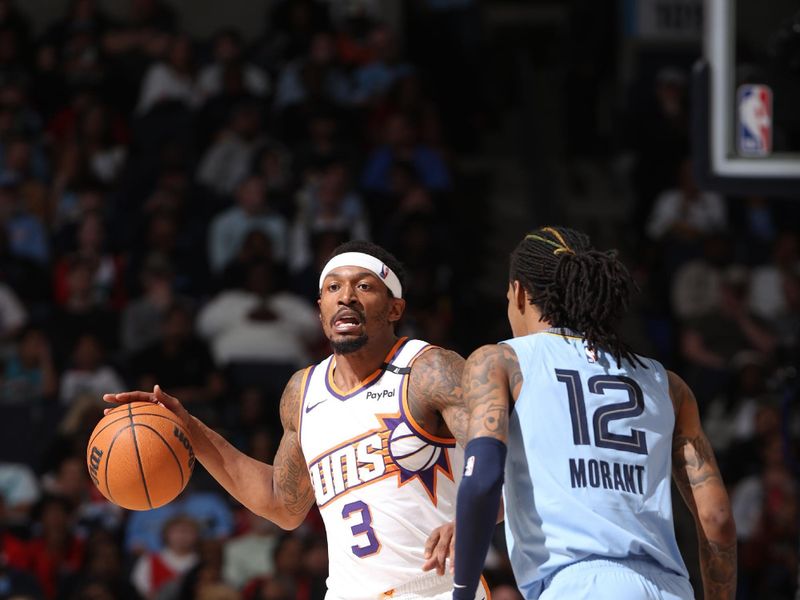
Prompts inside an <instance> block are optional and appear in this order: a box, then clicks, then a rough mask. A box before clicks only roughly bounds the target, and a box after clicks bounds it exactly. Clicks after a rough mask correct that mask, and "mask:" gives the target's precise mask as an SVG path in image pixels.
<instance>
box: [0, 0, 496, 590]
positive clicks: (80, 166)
mask: <svg viewBox="0 0 800 600" xmlns="http://www.w3.org/2000/svg"><path fill="white" fill-rule="evenodd" d="M66 4H67V7H66V12H65V13H64V14H63V15H61V16H60V18H58V19H57V20H56V21H55V22H53V23H51V24H49V26H47V27H46V28H45V29H44V30H43V31H42V32H37V33H36V34H35V35H34V32H33V29H32V26H31V23H30V22H29V21H28V20H27V18H26V16H25V13H24V11H22V10H21V6H20V5H19V4H17V3H15V2H14V1H13V0H0V598H11V597H13V598H16V599H18V600H21V599H23V598H25V599H30V598H34V599H40V598H41V599H59V600H60V599H65V600H71V599H83V598H86V599H89V598H91V599H94V600H101V599H108V600H125V599H131V600H132V599H136V598H142V599H156V598H158V599H160V600H168V599H194V598H198V599H203V600H211V599H228V598H242V599H252V600H256V599H258V600H261V599H264V600H266V599H270V600H281V599H290V598H291V599H294V598H298V599H304V600H305V599H308V600H311V599H314V598H322V597H323V595H324V592H325V586H324V581H325V577H326V571H327V553H326V547H325V538H324V531H323V528H322V525H321V522H320V520H319V516H318V514H316V512H315V513H314V514H312V516H311V517H309V520H308V522H307V523H306V525H304V526H303V527H302V528H301V529H300V530H298V531H297V532H294V533H292V534H285V533H283V532H281V531H280V530H278V529H277V528H276V527H274V526H272V525H271V524H270V523H268V522H266V521H264V520H263V519H257V518H255V517H253V516H252V515H250V514H248V513H247V512H246V511H243V510H242V509H241V508H240V507H238V506H237V505H236V504H235V503H234V501H233V500H232V499H231V498H229V497H228V496H227V494H225V493H224V491H222V490H220V489H219V488H218V487H217V486H216V484H215V483H214V482H213V480H211V479H210V477H209V476H208V475H207V474H206V473H205V472H203V471H202V469H201V468H200V467H198V469H197V470H196V471H195V474H194V477H193V479H192V482H191V484H190V486H189V488H188V489H187V490H186V491H185V492H184V494H183V495H182V496H181V497H180V498H179V499H178V500H177V501H175V502H173V503H171V504H169V505H168V506H166V507H164V508H162V509H158V510H153V511H149V512H146V513H133V514H131V513H126V512H124V511H121V510H120V509H118V508H116V507H115V506H113V505H112V504H110V503H108V502H107V501H105V500H104V499H103V498H102V497H101V496H99V495H98V493H97V491H96V490H95V489H94V487H93V486H92V484H91V483H90V480H89V478H88V477H87V470H86V465H85V451H86V450H85V447H86V442H87V440H88V435H89V433H90V432H91V430H92V429H93V427H94V424H95V423H97V421H98V420H99V419H100V417H101V416H102V409H103V406H102V404H103V403H102V401H101V395H102V393H104V392H114V391H121V390H124V389H152V386H153V384H154V383H155V382H158V383H159V384H160V385H161V386H163V387H164V388H165V389H166V390H169V391H170V392H171V393H172V394H174V395H176V396H178V397H179V398H180V399H181V400H182V401H183V402H184V403H185V404H186V405H187V406H188V407H189V409H190V410H191V411H192V412H193V413H194V414H197V415H199V416H201V417H202V418H203V419H204V420H205V421H206V422H207V423H209V424H210V425H211V426H213V427H215V428H216V429H217V430H218V431H221V432H223V433H224V434H225V436H226V437H227V438H228V439H229V440H231V441H232V442H233V443H234V444H235V445H236V446H237V447H239V448H240V449H242V450H244V451H246V452H247V453H248V454H250V455H251V456H254V457H256V458H259V459H261V460H264V461H271V460H272V458H273V456H274V452H275V449H276V445H277V440H278V439H279V435H280V423H279V420H278V418H277V414H278V411H277V407H278V401H279V397H280V393H281V390H282V389H283V386H284V385H285V384H286V382H287V381H288V378H289V376H290V375H291V374H292V373H293V372H294V371H295V370H296V369H298V368H301V367H303V366H305V365H307V364H309V363H310V362H312V361H317V360H320V359H321V358H323V357H324V356H326V355H327V354H328V353H329V349H328V347H327V342H326V340H325V339H324V338H323V337H322V334H321V331H320V327H319V320H318V317H317V312H316V297H317V293H318V290H317V277H318V273H319V270H320V268H321V265H322V264H323V263H324V261H325V260H326V258H327V256H328V255H329V253H330V252H331V250H333V248H335V247H336V246H337V245H338V244H340V243H342V242H344V241H347V240H350V239H371V240H373V241H376V242H378V243H380V244H382V245H384V246H385V247H387V248H389V249H390V250H391V251H393V252H394V253H395V254H396V255H397V256H398V257H399V258H400V259H401V260H402V262H403V263H404V265H405V267H406V269H407V278H408V282H407V285H406V290H405V294H404V296H405V297H406V298H407V299H408V305H409V308H408V311H407V313H406V318H405V320H404V324H403V332H402V333H403V334H405V335H411V336H416V337H421V338H424V339H427V340H429V341H431V342H434V343H439V344H443V345H446V346H449V347H452V346H454V345H456V344H457V343H458V340H456V339H454V336H456V337H457V336H458V332H455V333H454V327H453V326H452V323H453V321H454V319H455V317H456V316H457V315H459V314H460V312H461V311H465V310H470V303H474V301H473V300H470V298H472V297H474V293H473V292H472V291H471V290H470V289H469V286H468V282H466V281H465V282H464V283H462V284H461V286H462V288H463V289H462V290H461V291H459V289H458V283H457V281H456V278H455V276H454V274H455V271H456V270H459V269H460V270H467V271H468V272H470V276H471V277H475V276H476V275H477V272H476V267H475V266H474V265H472V266H470V265H469V263H468V262H466V263H465V262H462V261H461V260H459V261H458V262H457V261H455V256H456V252H455V251H454V247H455V246H456V244H455V241H456V239H458V238H459V236H461V237H467V236H469V235H471V233H470V228H471V227H478V228H479V227H481V223H480V219H481V217H480V215H479V214H474V216H470V210H469V209H471V208H473V207H472V206H471V205H470V203H471V202H474V203H480V201H481V198H480V197H479V195H477V194H476V193H475V192H474V190H472V189H470V188H471V186H470V185H469V184H468V183H465V181H464V178H463V177H462V175H461V174H460V173H459V171H458V169H457V167H456V165H455V163H454V160H453V157H454V153H456V152H458V151H469V149H470V148H472V147H474V145H475V139H474V135H476V134H475V133H473V132H474V127H473V126H472V124H471V123H470V121H471V120H472V119H473V118H474V115H475V111H476V110H477V104H476V103H471V102H469V101H466V102H460V103H459V104H458V105H456V106H448V105H447V104H446V103H447V102H451V98H452V94H463V87H464V85H467V84H473V83H474V78H473V77H472V76H471V74H470V73H471V70H472V62H471V61H472V60H473V58H472V56H471V54H470V53H471V52H473V50H470V49H471V48H472V45H471V40H470V39H469V38H468V36H465V35H464V34H465V32H467V31H469V29H470V24H469V23H470V22H471V17H470V11H471V10H472V9H471V8H470V7H469V6H468V4H469V3H450V4H448V3H436V2H430V3H419V4H418V5H415V6H414V7H409V9H408V11H407V14H406V15H405V17H406V21H407V27H406V31H408V30H409V28H415V34H414V36H413V40H414V41H413V43H412V42H411V36H408V35H406V37H405V38H404V37H403V35H402V34H399V33H398V32H397V31H395V30H394V29H393V28H392V27H390V25H389V23H388V21H386V20H385V19H384V18H383V17H384V15H382V14H381V13H380V11H379V8H380V6H379V3H375V2H351V3H339V2H318V1H314V0H284V1H276V2H271V3H269V10H268V11H267V12H268V14H267V24H266V25H265V27H264V29H263V32H262V34H261V35H260V36H258V37H257V38H255V39H251V40H245V39H243V37H242V36H241V35H240V33H239V32H238V31H236V30H234V29H223V30H220V31H218V32H216V33H215V34H214V35H213V36H212V37H211V38H210V39H198V38H192V37H190V36H189V35H188V34H187V33H186V32H185V31H184V30H183V29H182V28H181V24H180V19H179V15H178V14H177V13H176V12H175V11H174V10H173V9H172V8H171V7H170V5H169V4H168V3H166V2H163V1H161V0H131V2H130V3H129V11H130V12H129V15H128V16H127V17H126V18H122V19H119V18H112V17H111V16H109V15H108V14H107V13H105V12H104V10H103V7H102V3H101V2H99V1H95V0H71V1H70V2H68V3H66ZM460 88H461V91H459V89H460ZM448 94H450V96H448ZM463 95H465V96H469V97H471V98H477V96H478V95H476V94H474V93H472V94H463ZM459 190H463V191H462V192H461V193H459ZM457 193H458V196H457V195H456V194H457ZM456 197H458V202H459V204H458V206H456ZM462 211H463V214H462ZM470 219H472V221H470ZM477 252H480V244H479V243H476V244H473V245H472V248H467V249H466V250H465V251H462V250H459V251H458V255H459V258H466V259H469V258H470V257H471V256H472V255H473V253H477ZM462 281H463V280H462Z"/></svg>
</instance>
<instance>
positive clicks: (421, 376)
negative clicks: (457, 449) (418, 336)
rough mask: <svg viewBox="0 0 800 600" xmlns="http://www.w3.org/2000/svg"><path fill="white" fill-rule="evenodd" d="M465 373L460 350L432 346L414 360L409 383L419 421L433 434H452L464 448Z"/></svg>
mask: <svg viewBox="0 0 800 600" xmlns="http://www.w3.org/2000/svg"><path fill="white" fill-rule="evenodd" d="M463 372H464V359H463V358H461V356H459V354H458V353H456V352H453V351H452V350H445V349H443V348H431V349H430V350H428V351H427V352H424V353H423V354H422V355H421V356H420V357H419V358H417V360H415V361H414V366H413V368H412V370H411V375H410V376H409V382H408V405H409V409H410V410H411V413H412V416H413V417H414V419H415V420H416V421H417V423H419V424H420V425H422V426H423V427H424V428H425V431H427V432H428V433H430V434H432V435H435V436H438V437H449V436H450V435H452V436H453V437H454V438H455V439H456V441H457V442H458V443H459V444H460V445H461V446H462V447H463V446H464V445H465V444H466V443H467V440H466V437H467V409H466V407H465V406H464V398H463V394H462V393H461V376H462V374H463Z"/></svg>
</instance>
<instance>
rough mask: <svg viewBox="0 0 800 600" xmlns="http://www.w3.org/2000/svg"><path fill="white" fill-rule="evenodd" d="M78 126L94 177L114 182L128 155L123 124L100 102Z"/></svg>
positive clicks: (90, 107) (81, 141)
mask: <svg viewBox="0 0 800 600" xmlns="http://www.w3.org/2000/svg"><path fill="white" fill-rule="evenodd" d="M77 125H78V129H77V132H76V133H77V141H78V143H79V144H80V145H81V149H82V151H83V153H84V155H85V157H86V162H87V166H88V168H89V171H90V173H91V175H92V176H93V177H94V178H95V179H96V180H97V181H100V182H102V183H104V184H110V183H113V182H114V181H116V179H117V177H118V176H119V174H120V172H121V170H122V168H123V167H124V166H125V161H126V159H127V155H128V150H127V148H126V145H125V144H126V142H127V131H126V130H125V128H124V125H123V124H122V123H121V122H120V121H119V120H117V119H115V116H114V115H113V114H112V113H111V111H110V109H109V107H108V106H106V105H105V104H103V103H101V102H93V103H91V104H90V105H89V106H88V107H87V108H86V110H85V111H84V112H83V114H82V115H81V118H80V120H79V122H78V124H77Z"/></svg>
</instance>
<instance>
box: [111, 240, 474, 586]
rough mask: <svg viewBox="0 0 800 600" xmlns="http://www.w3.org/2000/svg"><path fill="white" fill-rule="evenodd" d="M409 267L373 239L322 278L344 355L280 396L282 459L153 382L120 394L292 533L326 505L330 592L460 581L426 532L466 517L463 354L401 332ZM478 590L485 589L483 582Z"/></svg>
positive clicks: (296, 380) (326, 321) (329, 321)
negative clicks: (461, 512) (257, 454)
mask: <svg viewBox="0 0 800 600" xmlns="http://www.w3.org/2000/svg"><path fill="white" fill-rule="evenodd" d="M402 281H403V273H402V268H401V266H400V264H399V262H398V261H397V259H396V258H395V257H394V256H392V255H391V254H389V253H388V252H387V251H385V250H384V249H382V248H380V247H379V246H376V245H374V244H371V243H369V242H348V243H346V244H343V245H342V246H340V247H339V248H337V249H336V250H335V251H334V253H333V256H332V257H331V259H330V260H329V261H328V263H327V264H326V266H325V267H324V269H323V270H322V273H321V275H320V279H319V287H320V297H319V310H320V320H321V322H322V328H323V330H324V332H325V335H326V336H327V337H328V339H329V340H330V343H331V346H332V348H333V354H332V355H331V356H329V357H328V358H327V359H325V360H323V361H322V362H321V363H319V364H317V365H313V366H311V367H308V368H306V369H303V370H301V371H298V372H297V373H295V375H294V376H292V378H291V380H290V381H289V383H288V385H287V387H286V389H285V390H284V393H283V396H282V398H281V404H280V415H281V421H282V424H283V428H284V433H283V437H282V439H281V442H280V445H279V447H278V451H277V454H276V456H275V464H274V465H267V464H264V463H261V462H259V461H256V460H255V459H252V458H250V457H248V456H246V455H245V454H243V453H241V452H239V451H238V450H237V449H235V448H234V447H233V446H232V445H231V444H229V443H228V442H227V441H226V440H224V439H223V438H222V437H221V436H220V435H219V434H217V433H215V432H214V431H212V430H211V429H210V428H208V427H207V426H205V425H204V424H203V423H201V422H200V421H199V420H198V419H196V418H194V417H192V416H190V415H189V414H188V412H187V411H186V409H185V408H183V406H182V405H181V404H180V402H179V401H178V400H177V399H175V398H173V397H171V396H168V395H167V394H165V393H164V392H163V391H162V390H161V389H160V388H158V387H156V388H155V389H154V391H153V393H152V394H151V393H147V392H128V393H123V394H109V395H107V396H106V397H105V399H106V400H107V401H110V402H130V401H136V400H145V401H151V402H161V403H162V404H164V405H165V406H166V407H167V408H169V409H170V410H172V411H173V412H175V413H176V414H177V415H178V416H179V417H180V418H181V419H182V420H183V421H184V422H185V423H186V425H187V427H188V428H189V432H190V434H191V438H192V442H193V445H194V452H195V455H196V457H197V458H198V460H199V461H200V462H201V463H202V464H203V466H204V467H205V468H206V469H207V470H208V472H209V473H211V475H212V476H213V477H214V478H215V479H216V480H217V481H218V482H219V483H220V484H221V485H222V486H223V487H224V488H225V489H226V490H227V491H228V492H229V493H230V494H231V495H232V496H233V497H235V498H236V499H237V500H239V502H241V503H242V504H243V505H244V506H246V507H247V508H248V509H250V510H251V511H253V512H254V513H256V514H258V515H261V516H263V517H265V518H267V519H269V520H271V521H274V522H275V523H277V524H278V525H280V526H281V527H283V528H284V529H294V528H296V527H297V526H299V525H300V524H301V523H302V522H303V520H304V519H305V516H306V514H307V513H308V511H309V509H310V508H311V506H312V505H313V504H314V502H315V501H316V503H317V505H318V506H319V508H320V511H321V514H322V517H323V519H324V521H325V529H326V533H327V537H328V555H329V561H330V562H329V577H328V594H327V596H326V598H327V599H328V600H340V599H341V600H361V599H363V600H383V599H385V598H389V597H391V598H393V599H397V598H402V599H406V598H408V599H412V598H437V599H442V600H443V599H444V598H449V597H450V593H451V590H452V576H450V575H449V574H446V575H444V576H442V575H440V574H438V573H436V572H430V573H425V572H423V571H422V566H423V563H424V562H425V558H426V556H425V541H426V539H427V537H428V535H429V534H430V533H431V532H432V531H433V530H434V529H436V528H438V527H441V526H442V525H444V524H446V523H448V522H449V521H452V520H453V519H454V518H455V500H456V492H457V485H458V481H459V479H460V474H461V472H462V468H463V450H462V449H460V448H459V449H458V450H457V449H456V440H457V439H458V440H462V441H463V439H464V436H465V434H466V410H465V409H464V406H463V402H462V396H461V375H462V371H463V366H464V359H463V358H461V357H460V356H459V355H458V354H456V353H454V352H452V351H449V350H444V349H442V348H437V347H434V346H431V345H430V344H427V343H425V342H423V341H420V340H409V339H406V338H398V337H397V335H396V333H395V328H396V325H397V323H398V321H399V320H400V318H401V317H402V316H403V310H404V308H405V300H403V283H402ZM478 587H479V589H478V592H477V594H473V598H478V599H483V598H486V589H485V584H482V585H480V586H478Z"/></svg>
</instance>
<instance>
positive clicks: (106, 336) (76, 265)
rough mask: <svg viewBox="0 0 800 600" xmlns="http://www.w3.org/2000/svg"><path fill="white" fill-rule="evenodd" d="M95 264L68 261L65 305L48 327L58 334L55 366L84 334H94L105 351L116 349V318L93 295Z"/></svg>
mask: <svg viewBox="0 0 800 600" xmlns="http://www.w3.org/2000/svg"><path fill="white" fill-rule="evenodd" d="M94 266H95V265H94V264H93V263H91V262H89V261H87V260H85V259H83V258H80V257H75V258H73V259H72V260H70V262H69V265H68V267H67V274H66V277H65V280H66V289H67V294H66V298H65V301H64V304H63V305H62V306H60V307H58V308H57V309H56V310H55V311H54V313H53V318H52V321H51V323H50V326H51V327H53V328H54V330H55V331H58V337H56V338H53V350H54V358H55V360H56V365H63V364H64V361H65V360H66V358H67V357H68V356H69V354H70V353H71V352H72V351H73V349H74V348H75V347H76V345H77V341H78V339H79V338H80V337H81V336H83V335H93V336H95V337H96V338H97V339H98V340H100V342H101V343H102V345H103V347H104V348H116V347H117V345H116V338H117V331H118V325H117V318H116V315H115V314H114V313H113V312H111V311H110V310H109V309H108V308H107V307H106V305H104V304H103V303H99V302H98V301H97V296H96V295H95V293H94V283H93V279H94Z"/></svg>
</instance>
